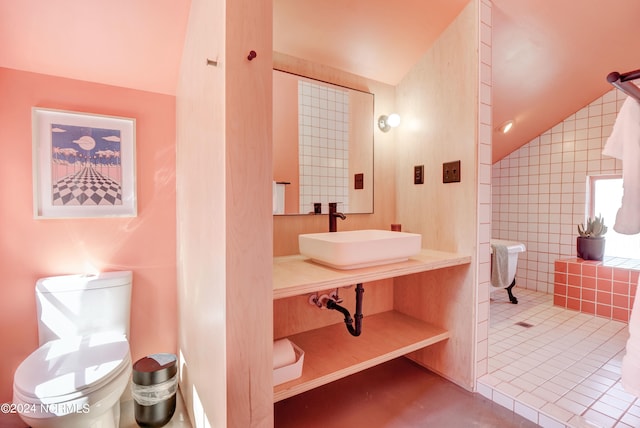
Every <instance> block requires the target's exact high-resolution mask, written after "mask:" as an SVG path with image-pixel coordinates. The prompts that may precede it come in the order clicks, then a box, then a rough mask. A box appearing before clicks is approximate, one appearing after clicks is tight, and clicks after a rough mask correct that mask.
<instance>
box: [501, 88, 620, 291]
mask: <svg viewBox="0 0 640 428" xmlns="http://www.w3.org/2000/svg"><path fill="white" fill-rule="evenodd" d="M625 98H626V95H624V94H623V93H622V92H620V91H618V90H616V89H612V90H611V91H609V92H608V93H606V94H605V95H604V96H602V97H600V98H598V99H597V100H595V101H593V102H592V103H591V104H589V105H587V106H585V107H584V108H582V109H581V110H580V111H578V112H577V113H575V114H573V115H571V116H569V117H568V118H566V119H565V120H564V121H562V122H561V123H559V124H557V125H556V126H554V127H553V128H551V129H549V130H548V131H546V132H544V133H543V134H542V135H539V136H537V137H536V138H534V139H533V140H531V141H530V142H529V143H527V144H525V145H524V146H522V147H521V148H520V149H518V150H516V151H515V152H513V153H511V154H510V155H508V156H507V157H505V158H504V159H502V160H500V161H499V162H497V163H495V164H494V165H493V167H492V201H493V203H492V237H493V238H498V239H508V240H514V241H520V242H523V243H524V244H525V245H526V247H527V251H526V252H525V253H522V254H520V256H519V260H518V272H517V279H518V287H525V288H528V289H533V290H538V291H542V292H545V293H553V272H554V269H553V267H554V261H555V260H556V259H559V258H567V257H575V255H576V249H575V238H576V225H577V224H579V223H582V222H584V218H585V212H586V203H587V175H599V174H621V173H622V164H621V162H620V161H617V160H615V159H613V158H609V157H606V156H602V154H601V152H602V148H603V147H604V144H605V143H606V140H607V138H608V136H609V135H610V133H611V129H612V128H613V124H614V122H615V118H616V116H617V113H618V111H619V109H620V107H621V106H622V103H623V101H624V100H625Z"/></svg>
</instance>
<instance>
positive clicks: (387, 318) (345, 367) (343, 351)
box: [274, 311, 449, 402]
mask: <svg viewBox="0 0 640 428" xmlns="http://www.w3.org/2000/svg"><path fill="white" fill-rule="evenodd" d="M447 338H449V333H448V332H447V331H446V330H444V329H441V328H438V327H435V326H433V325H431V324H428V323H425V322H424V321H420V320H418V319H415V318H412V317H410V316H408V315H404V314H402V313H400V312H396V311H389V312H383V313H380V314H376V315H371V316H365V317H364V318H363V320H362V334H361V335H360V336H358V337H354V336H351V335H350V334H349V332H348V331H347V328H346V327H345V325H344V323H340V324H334V325H331V326H328V327H324V328H320V329H316V330H310V331H306V332H303V333H299V334H296V335H293V336H290V337H289V339H290V340H291V341H292V342H293V343H295V344H296V345H297V346H298V347H300V348H301V349H302V350H303V351H304V352H305V355H304V365H303V368H302V376H301V377H300V378H298V379H294V380H292V381H289V382H286V383H283V384H280V385H277V386H275V387H274V402H277V401H280V400H283V399H285V398H289V397H292V396H294V395H297V394H300V393H302V392H305V391H309V390H311V389H313V388H317V387H319V386H322V385H325V384H327V383H330V382H333V381H335V380H338V379H341V378H343V377H346V376H349V375H351V374H354V373H357V372H359V371H362V370H365V369H368V368H370V367H373V366H375V365H378V364H380V363H383V362H385V361H389V360H392V359H394V358H397V357H400V356H402V355H405V354H407V353H409V352H412V351H415V350H418V349H421V348H424V347H425V346H429V345H432V344H434V343H437V342H440V341H442V340H445V339H447Z"/></svg>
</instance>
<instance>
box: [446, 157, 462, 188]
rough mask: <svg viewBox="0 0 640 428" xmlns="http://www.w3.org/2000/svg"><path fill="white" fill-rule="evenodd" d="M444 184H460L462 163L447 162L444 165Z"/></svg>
mask: <svg viewBox="0 0 640 428" xmlns="http://www.w3.org/2000/svg"><path fill="white" fill-rule="evenodd" d="M442 182H443V183H458V182H460V161H454V162H445V163H443V164H442Z"/></svg>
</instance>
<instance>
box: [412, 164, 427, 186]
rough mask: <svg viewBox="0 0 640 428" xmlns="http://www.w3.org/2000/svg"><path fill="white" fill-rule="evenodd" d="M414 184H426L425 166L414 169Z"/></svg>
mask: <svg viewBox="0 0 640 428" xmlns="http://www.w3.org/2000/svg"><path fill="white" fill-rule="evenodd" d="M413 184H424V165H416V166H414V167H413Z"/></svg>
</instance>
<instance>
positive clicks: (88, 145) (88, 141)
mask: <svg viewBox="0 0 640 428" xmlns="http://www.w3.org/2000/svg"><path fill="white" fill-rule="evenodd" d="M73 142H74V143H76V144H77V145H79V146H80V148H81V149H83V150H92V149H93V148H94V147H95V146H96V140H94V139H93V138H91V137H89V136H88V135H84V136H82V137H80V138H78V139H77V140H74V141H73Z"/></svg>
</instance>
